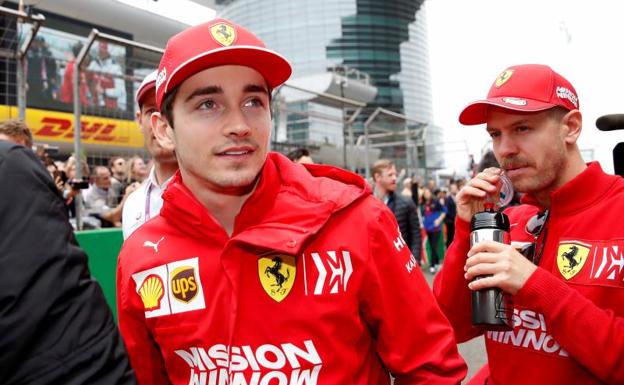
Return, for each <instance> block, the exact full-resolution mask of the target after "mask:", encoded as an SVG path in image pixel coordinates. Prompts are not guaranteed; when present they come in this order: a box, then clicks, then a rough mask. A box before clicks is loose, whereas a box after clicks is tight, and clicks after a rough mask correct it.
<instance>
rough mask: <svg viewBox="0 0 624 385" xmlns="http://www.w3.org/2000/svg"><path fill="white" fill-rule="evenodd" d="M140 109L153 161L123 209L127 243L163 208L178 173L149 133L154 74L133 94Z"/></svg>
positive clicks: (138, 115)
mask: <svg viewBox="0 0 624 385" xmlns="http://www.w3.org/2000/svg"><path fill="white" fill-rule="evenodd" d="M136 102H137V104H138V106H139V108H138V109H137V112H136V121H137V124H139V126H140V127H141V131H142V132H143V137H144V139H145V147H146V148H147V151H148V152H149V153H150V155H151V156H152V158H153V166H152V169H151V170H150V173H149V176H148V178H147V179H146V180H145V181H144V182H143V184H142V185H141V187H140V188H139V189H138V190H136V191H135V192H134V193H132V194H131V195H130V196H129V197H128V199H127V201H126V204H125V205H124V207H123V214H122V230H123V236H124V239H127V238H128V237H129V236H130V234H132V233H133V232H134V230H136V229H137V228H138V227H139V226H141V225H142V224H143V223H145V222H146V221H148V220H149V219H150V218H153V217H154V216H156V215H158V214H159V213H160V209H161V207H162V202H163V201H162V193H163V191H164V190H165V188H166V187H167V183H168V182H169V180H170V179H171V177H172V176H173V174H174V173H175V172H176V170H177V169H178V162H177V160H176V157H175V154H174V153H173V152H172V151H169V150H165V149H164V148H162V147H161V146H160V145H159V144H158V141H156V137H155V136H154V134H153V133H152V126H151V123H150V121H151V116H152V112H155V111H156V71H154V72H152V73H150V74H149V75H147V76H146V77H145V79H143V82H142V83H141V85H140V86H139V89H138V91H137V93H136Z"/></svg>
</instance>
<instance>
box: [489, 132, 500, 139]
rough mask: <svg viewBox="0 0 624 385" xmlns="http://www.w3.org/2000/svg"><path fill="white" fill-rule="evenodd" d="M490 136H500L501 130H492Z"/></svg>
mask: <svg viewBox="0 0 624 385" xmlns="http://www.w3.org/2000/svg"><path fill="white" fill-rule="evenodd" d="M489 134H490V138H498V137H499V136H500V132H494V131H490V132H489Z"/></svg>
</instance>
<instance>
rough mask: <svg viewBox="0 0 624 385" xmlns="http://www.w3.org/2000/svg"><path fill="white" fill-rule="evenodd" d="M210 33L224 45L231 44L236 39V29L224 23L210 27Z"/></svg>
mask: <svg viewBox="0 0 624 385" xmlns="http://www.w3.org/2000/svg"><path fill="white" fill-rule="evenodd" d="M210 35H211V36H212V38H213V39H215V41H216V42H217V43H219V44H221V45H222V46H224V47H228V46H230V45H232V43H234V40H236V30H235V29H234V27H232V26H231V25H229V24H226V23H217V24H215V25H213V26H212V27H210Z"/></svg>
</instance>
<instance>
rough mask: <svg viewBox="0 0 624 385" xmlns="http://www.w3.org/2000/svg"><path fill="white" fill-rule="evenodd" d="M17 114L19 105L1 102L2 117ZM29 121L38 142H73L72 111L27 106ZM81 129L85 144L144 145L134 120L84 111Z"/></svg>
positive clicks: (0, 114) (28, 123)
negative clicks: (88, 113)
mask: <svg viewBox="0 0 624 385" xmlns="http://www.w3.org/2000/svg"><path fill="white" fill-rule="evenodd" d="M17 116H18V111H17V107H13V106H4V105H1V106H0V119H2V120H4V119H10V118H16V117H17ZM26 124H27V125H28V127H29V128H30V130H31V131H32V134H33V138H34V141H35V142H44V143H54V142H56V143H73V142H74V114H73V113H70V112H58V111H50V110H40V109H35V108H27V109H26ZM80 132H81V134H80V138H81V141H82V143H84V144H94V145H98V146H110V147H124V148H143V134H142V133H141V130H140V129H139V127H138V125H137V124H136V122H134V121H132V120H123V119H113V118H104V117H100V116H90V115H82V116H81V117H80Z"/></svg>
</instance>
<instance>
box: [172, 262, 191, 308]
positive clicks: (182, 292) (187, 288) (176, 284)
mask: <svg viewBox="0 0 624 385" xmlns="http://www.w3.org/2000/svg"><path fill="white" fill-rule="evenodd" d="M196 281H197V279H196V278H195V269H193V268H192V267H191V266H180V267H178V268H177V269H175V270H174V271H173V272H172V273H171V292H172V293H173V298H175V299H177V300H178V301H181V302H184V303H189V302H190V301H192V300H193V298H195V296H196V295H197V284H196V283H195V282H196Z"/></svg>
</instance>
